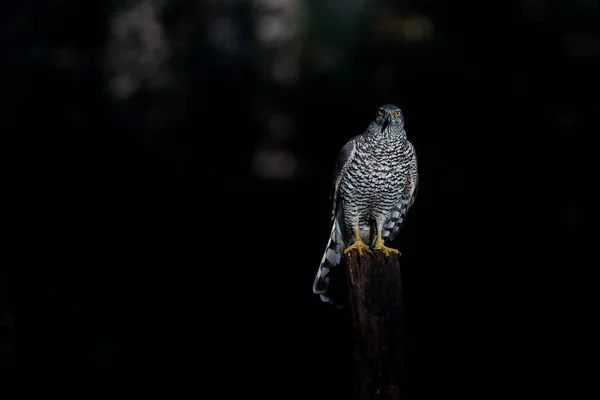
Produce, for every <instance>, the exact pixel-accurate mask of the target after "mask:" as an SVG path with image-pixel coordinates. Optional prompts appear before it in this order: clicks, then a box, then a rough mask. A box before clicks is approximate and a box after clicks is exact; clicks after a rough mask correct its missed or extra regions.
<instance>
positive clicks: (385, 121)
mask: <svg viewBox="0 0 600 400" xmlns="http://www.w3.org/2000/svg"><path fill="white" fill-rule="evenodd" d="M373 122H374V123H375V124H376V125H377V127H378V128H379V129H380V130H381V132H385V131H386V130H392V131H393V130H396V129H399V130H402V127H403V126H404V114H402V110H400V108H398V107H396V106H395V105H393V104H386V105H383V106H381V107H379V108H378V109H377V114H376V115H375V120H374V121H373Z"/></svg>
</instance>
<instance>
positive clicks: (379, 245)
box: [373, 229, 398, 257]
mask: <svg viewBox="0 0 600 400" xmlns="http://www.w3.org/2000/svg"><path fill="white" fill-rule="evenodd" d="M373 250H381V251H383V254H385V256H386V257H387V256H389V255H390V253H396V254H398V250H397V249H392V248H391V247H386V246H384V245H383V240H381V229H378V230H377V241H376V242H375V247H373Z"/></svg>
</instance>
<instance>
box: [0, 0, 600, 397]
mask: <svg viewBox="0 0 600 400" xmlns="http://www.w3.org/2000/svg"><path fill="white" fill-rule="evenodd" d="M0 19H1V28H0V39H1V43H2V49H1V54H0V58H1V60H2V61H1V69H0V71H1V74H0V79H1V82H0V87H1V89H2V90H1V91H0V101H1V102H2V104H1V109H2V114H3V116H2V118H1V122H0V124H1V130H2V133H3V135H2V142H1V143H0V145H1V147H0V152H1V154H0V155H1V157H2V162H3V164H4V165H3V178H2V179H3V184H2V189H3V190H2V194H3V196H2V197H3V199H4V200H5V201H6V202H5V203H4V204H5V205H4V213H3V217H2V224H1V225H2V229H3V231H4V235H3V236H4V237H5V239H4V240H3V246H2V248H1V249H2V250H1V253H0V263H1V265H2V267H1V272H0V279H1V281H0V293H1V295H2V296H1V297H0V300H1V302H0V335H1V336H0V340H1V341H0V362H1V363H2V364H3V365H4V366H6V367H18V368H21V369H28V368H31V367H35V368H36V369H38V368H41V369H44V370H46V371H48V372H54V371H57V370H63V369H68V370H77V369H80V370H81V369H83V370H85V369H88V368H105V369H106V368H109V369H115V370H121V371H130V372H128V373H131V374H137V373H142V376H143V377H144V378H142V380H143V381H144V380H146V382H154V378H155V377H160V378H161V379H163V380H164V379H167V382H170V381H169V380H168V379H169V378H167V377H169V376H178V377H179V378H178V380H177V382H178V383H177V387H179V388H183V389H185V390H188V391H191V393H192V394H193V395H200V396H202V395H206V393H208V392H210V391H212V390H215V391H216V393H218V396H219V397H227V396H228V395H230V394H232V395H233V393H235V394H239V395H244V394H251V395H253V396H254V395H256V396H263V397H264V396H266V397H267V398H271V397H273V398H289V393H291V394H292V395H294V396H296V395H297V396H299V397H307V396H311V398H335V399H337V398H340V399H345V398H350V396H351V394H352V392H353V381H352V379H353V375H352V354H351V345H352V331H351V329H350V322H349V313H348V311H347V310H345V311H339V310H336V309H334V308H333V307H331V306H329V305H328V304H323V303H321V301H320V300H319V298H318V296H315V295H314V294H313V293H312V291H311V286H312V281H313V278H314V275H315V273H316V270H317V267H318V262H319V260H320V259H321V255H322V252H323V250H324V248H325V244H326V240H327V235H328V232H329V229H330V227H329V225H328V224H329V213H330V207H331V204H330V201H329V188H330V184H331V178H332V175H331V174H332V171H333V163H334V161H335V158H336V156H337V152H338V151H339V149H340V148H341V146H342V145H343V144H344V143H345V142H346V141H347V140H348V139H349V138H350V137H352V136H354V135H356V134H358V133H360V132H361V131H362V130H363V129H364V128H365V127H366V126H367V124H368V123H369V121H370V119H371V118H372V117H373V116H374V113H375V111H376V109H377V107H378V106H379V105H381V104H385V103H393V104H396V105H398V106H400V107H401V108H402V109H403V111H404V114H405V119H406V129H407V132H408V137H409V140H410V141H411V142H412V143H413V144H414V145H415V147H416V150H417V154H418V156H419V162H420V175H421V182H420V187H419V193H418V197H417V200H416V203H415V205H414V207H413V208H411V211H410V212H409V215H408V218H407V222H406V224H405V226H404V228H403V230H402V232H401V234H400V235H399V237H398V239H397V240H396V241H395V243H394V245H395V246H396V247H398V248H399V249H400V251H401V252H402V254H403V258H402V268H403V286H404V291H405V301H406V305H405V308H406V321H407V342H406V346H407V356H406V376H407V383H406V385H407V386H406V390H407V395H408V397H407V398H413V399H421V398H434V397H439V395H449V394H451V395H452V396H456V397H462V398H465V397H469V398H471V397H472V398H478V399H480V398H490V397H493V395H496V394H498V393H499V392H507V393H515V390H518V392H519V393H526V394H528V395H535V394H539V392H540V391H549V392H551V393H554V394H556V393H557V391H559V390H564V393H568V394H569V395H573V390H577V388H579V387H580V380H582V379H585V377H586V372H585V371H586V370H585V368H584V366H583V365H584V362H583V361H581V360H585V358H586V357H587V356H586V354H588V351H589V348H588V347H587V345H586V343H587V342H586V341H585V338H586V337H587V336H588V335H589V331H590V328H591V326H592V325H593V318H591V315H590V313H589V308H590V304H591V293H592V291H593V279H591V275H590V274H591V272H590V271H589V270H590V262H588V261H584V260H583V255H582V254H583V253H582V252H581V251H580V250H579V249H578V248H579V247H581V246H585V245H586V244H587V243H590V242H591V236H590V235H588V234H586V233H585V232H584V231H583V225H584V221H585V220H586V219H588V218H589V212H590V210H591V204H586V201H585V199H586V198H587V195H588V194H590V193H591V189H586V187H591V184H592V182H593V181H592V180H591V176H590V175H591V172H590V171H591V168H590V166H589V164H590V163H591V161H592V160H591V157H592V156H593V153H594V150H593V146H592V145H591V143H592V138H593V137H594V136H595V135H596V134H597V132H598V129H599V128H600V123H599V122H598V111H600V109H599V106H600V101H599V100H600V99H599V95H598V86H597V76H598V71H600V7H599V5H598V2H596V1H583V0H581V1H550V0H538V1H533V0H529V1H516V2H491V3H490V2H474V1H472V2H464V1H459V2H455V1H452V2H451V1H420V2H417V1H396V2H392V1H375V0H373V1H366V0H362V1H361V0H348V1H337V2H336V1H330V0H328V1H316V0H285V1H283V0H281V1H274V0H269V1H267V0H264V1H258V0H256V1H249V0H247V1H242V0H238V1H234V0H228V1H225V0H222V1H216V0H214V1H204V2H186V1H170V2H166V1H158V0H136V1H124V2H116V1H115V2H110V1H106V2H80V1H77V2H76V1H58V0H55V1H36V2H11V3H5V4H3V6H2V12H1V13H0ZM588 205H589V207H588ZM586 238H589V239H587V240H586ZM131 371H132V372H131ZM144 387H149V386H142V388H144ZM432 396H433V397H432Z"/></svg>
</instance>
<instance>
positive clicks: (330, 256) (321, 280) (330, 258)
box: [313, 218, 346, 307]
mask: <svg viewBox="0 0 600 400" xmlns="http://www.w3.org/2000/svg"><path fill="white" fill-rule="evenodd" d="M343 251H344V241H343V238H342V231H341V227H340V224H339V222H338V219H337V218H333V221H332V224H331V234H330V235H329V241H328V242H327V246H326V247H325V253H324V254H323V258H322V259H321V264H320V265H319V269H318V271H317V276H316V277H315V281H314V283H313V292H314V293H315V294H318V295H320V296H321V300H322V301H323V302H325V303H331V304H333V305H334V306H336V307H343V306H342V305H338V304H336V303H337V302H335V299H334V301H332V297H333V296H335V294H334V293H332V292H335V290H332V289H333V287H330V286H333V285H330V284H331V283H332V282H331V278H332V277H331V276H330V273H331V274H332V275H333V274H334V273H335V272H338V273H339V272H343V271H336V269H335V267H336V266H338V265H339V264H340V263H341V261H342V254H343ZM334 281H335V282H338V283H341V284H342V286H343V285H345V284H346V280H345V279H334ZM332 295H333V296H332Z"/></svg>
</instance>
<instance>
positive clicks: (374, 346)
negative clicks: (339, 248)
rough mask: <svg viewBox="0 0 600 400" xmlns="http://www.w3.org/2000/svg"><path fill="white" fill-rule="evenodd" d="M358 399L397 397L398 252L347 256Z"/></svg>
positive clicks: (400, 352)
mask: <svg viewBox="0 0 600 400" xmlns="http://www.w3.org/2000/svg"><path fill="white" fill-rule="evenodd" d="M346 268H347V271H348V274H347V277H348V286H349V291H350V293H349V295H350V306H351V309H352V318H353V322H354V327H355V333H356V339H355V340H356V341H355V360H356V378H357V390H358V398H359V399H360V400H375V399H378V400H379V399H386V400H397V399H400V398H401V383H402V382H401V381H402V372H403V342H404V338H403V336H404V335H403V334H404V329H403V304H402V290H401V281H400V261H399V256H398V254H393V253H392V254H390V256H389V257H386V256H385V255H384V254H383V253H382V252H381V251H375V252H373V253H372V254H365V255H364V256H363V257H361V256H360V255H358V253H357V252H356V251H352V252H351V253H349V254H348V257H347V258H346Z"/></svg>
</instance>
